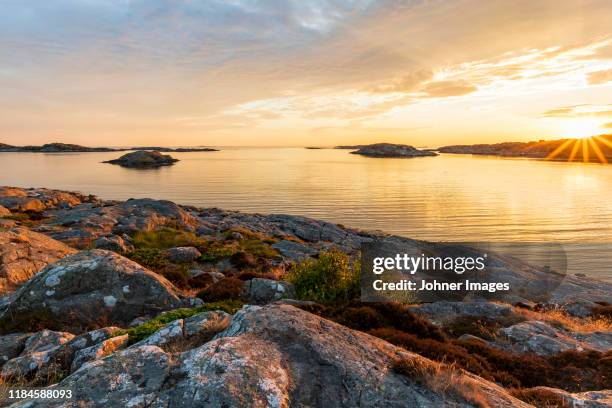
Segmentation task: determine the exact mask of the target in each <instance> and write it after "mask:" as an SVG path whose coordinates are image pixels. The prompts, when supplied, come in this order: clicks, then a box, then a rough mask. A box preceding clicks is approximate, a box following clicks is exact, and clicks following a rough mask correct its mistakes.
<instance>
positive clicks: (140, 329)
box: [113, 300, 243, 344]
mask: <svg viewBox="0 0 612 408" xmlns="http://www.w3.org/2000/svg"><path fill="white" fill-rule="evenodd" d="M242 306H243V303H242V302H240V301H236V300H231V301H223V302H212V303H206V304H203V305H202V306H198V307H194V308H181V309H175V310H170V311H168V312H163V313H161V314H159V315H158V316H157V317H155V318H153V319H151V320H148V321H146V322H144V323H142V324H140V325H138V326H136V327H130V328H128V329H120V330H117V331H116V332H115V333H113V336H121V335H124V334H128V335H129V344H134V343H137V342H139V341H140V340H143V339H146V338H147V337H149V336H150V335H152V334H153V333H155V332H156V331H157V330H159V329H161V328H162V327H164V326H165V325H167V324H168V323H170V322H173V321H175V320H178V319H186V318H188V317H191V316H194V315H196V314H198V313H202V312H208V311H212V310H223V311H224V312H226V313H230V314H234V313H236V312H237V311H238V309H240V308H241V307H242Z"/></svg>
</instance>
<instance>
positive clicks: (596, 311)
mask: <svg viewBox="0 0 612 408" xmlns="http://www.w3.org/2000/svg"><path fill="white" fill-rule="evenodd" d="M591 314H592V315H593V317H599V318H606V319H612V306H610V305H602V306H596V307H594V308H593V309H592V310H591Z"/></svg>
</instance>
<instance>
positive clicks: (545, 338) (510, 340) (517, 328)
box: [495, 321, 612, 356]
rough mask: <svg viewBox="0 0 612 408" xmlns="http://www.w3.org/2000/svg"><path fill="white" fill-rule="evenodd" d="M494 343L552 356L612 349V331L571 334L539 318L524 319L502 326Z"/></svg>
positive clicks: (512, 348)
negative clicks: (567, 352) (570, 352)
mask: <svg viewBox="0 0 612 408" xmlns="http://www.w3.org/2000/svg"><path fill="white" fill-rule="evenodd" d="M497 337H498V338H497V340H496V342H495V343H496V344H497V345H498V346H500V347H502V348H508V345H509V348H510V349H511V350H512V351H515V352H518V353H535V354H537V355H540V356H552V355H556V354H559V353H561V352H563V351H567V350H577V351H582V350H585V349H586V350H595V351H600V352H606V351H608V350H610V349H612V333H604V332H594V333H572V332H566V331H563V330H561V329H556V328H554V327H552V326H550V325H548V324H547V323H544V322H540V321H527V322H522V323H519V324H515V325H513V326H510V327H505V328H502V329H500V330H499V331H498V333H497Z"/></svg>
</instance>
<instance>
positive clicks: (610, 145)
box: [595, 136, 612, 149]
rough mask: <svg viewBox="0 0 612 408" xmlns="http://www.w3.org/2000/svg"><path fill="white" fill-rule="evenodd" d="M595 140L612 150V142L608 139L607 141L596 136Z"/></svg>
mask: <svg viewBox="0 0 612 408" xmlns="http://www.w3.org/2000/svg"><path fill="white" fill-rule="evenodd" d="M595 140H597V141H598V142H600V143H603V144H605V145H606V146H608V147H609V148H610V149H612V142H610V141H609V140H608V139H606V138H605V137H601V136H595Z"/></svg>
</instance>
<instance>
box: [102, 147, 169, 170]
mask: <svg viewBox="0 0 612 408" xmlns="http://www.w3.org/2000/svg"><path fill="white" fill-rule="evenodd" d="M177 161H179V160H178V159H175V158H173V157H172V156H170V155H167V154H161V153H160V152H158V151H152V152H151V151H144V150H138V151H135V152H132V153H126V154H124V155H123V156H121V157H120V158H118V159H114V160H108V161H105V162H104V163H110V164H118V165H120V166H122V167H131V168H154V167H161V166H170V165H172V164H174V163H176V162H177Z"/></svg>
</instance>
